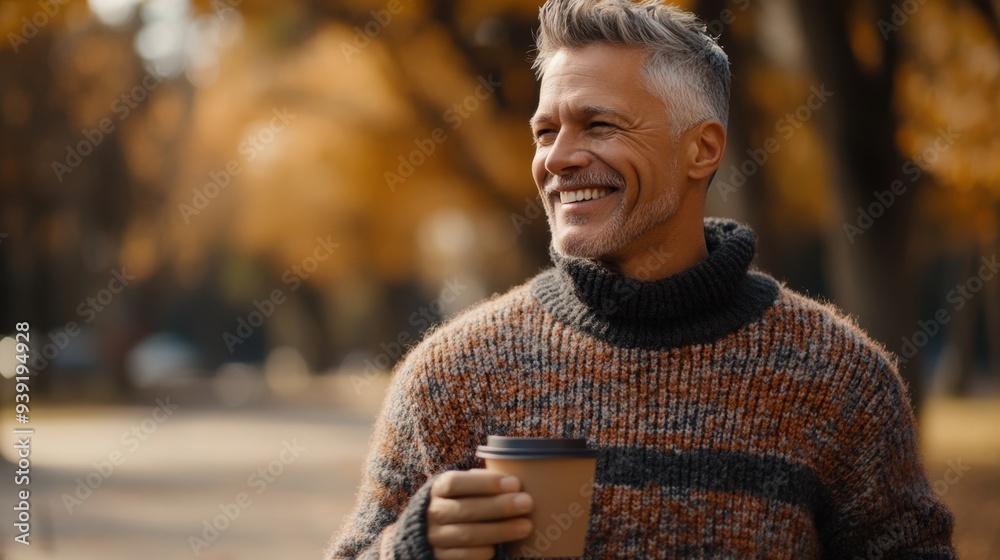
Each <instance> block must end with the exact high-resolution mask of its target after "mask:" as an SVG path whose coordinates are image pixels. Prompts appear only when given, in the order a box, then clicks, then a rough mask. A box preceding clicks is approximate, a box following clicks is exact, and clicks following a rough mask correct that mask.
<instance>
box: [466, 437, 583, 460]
mask: <svg viewBox="0 0 1000 560" xmlns="http://www.w3.org/2000/svg"><path fill="white" fill-rule="evenodd" d="M476 457H479V458H482V459H590V458H594V457H597V450H596V449H588V448H587V440H585V439H561V438H518V437H506V436H488V437H487V438H486V445H480V446H479V447H478V448H476Z"/></svg>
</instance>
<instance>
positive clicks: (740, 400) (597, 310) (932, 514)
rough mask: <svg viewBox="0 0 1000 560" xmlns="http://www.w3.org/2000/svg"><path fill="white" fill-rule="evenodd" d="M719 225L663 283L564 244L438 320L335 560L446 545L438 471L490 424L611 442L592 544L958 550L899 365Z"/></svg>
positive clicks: (610, 552)
mask: <svg viewBox="0 0 1000 560" xmlns="http://www.w3.org/2000/svg"><path fill="white" fill-rule="evenodd" d="M705 235H706V241H707V242H708V247H709V256H708V258H707V259H706V260H705V261H703V262H702V263H699V264H698V265H696V266H695V267H693V268H692V269H689V270H687V271H685V272H683V273H681V274H678V275H675V276H672V277H670V278H666V279H663V280H659V281H656V282H642V281H637V280H632V279H628V278H625V277H622V276H620V275H617V274H614V273H612V272H611V271H609V270H607V269H605V268H602V267H601V266H599V265H597V264H596V263H595V262H591V261H586V260H580V259H565V258H560V257H557V256H556V257H554V260H555V261H556V267H555V268H553V269H550V270H547V271H545V272H543V273H542V274H540V275H539V276H537V277H535V278H534V279H532V280H531V281H529V282H528V283H526V284H524V285H522V286H520V287H517V288H514V289H513V290H511V291H510V292H508V293H507V294H505V295H502V296H497V297H495V298H493V299H492V300H490V301H487V302H484V303H481V304H479V305H477V306H475V307H474V308H472V309H470V310H468V311H466V312H464V313H462V314H461V315H460V316H459V317H457V318H455V319H454V320H452V321H450V322H449V323H447V324H446V325H444V326H442V327H440V328H438V329H437V330H435V331H434V332H433V333H431V334H429V335H428V336H427V337H426V338H425V339H424V341H423V342H421V343H420V344H419V345H418V346H417V347H416V348H414V349H413V350H412V351H411V352H410V353H409V354H408V355H407V357H406V359H405V360H404V361H403V362H402V363H401V364H400V365H399V367H398V368H397V369H396V371H395V376H394V379H393V382H392V386H391V388H390V390H389V393H388V396H387V399H386V403H385V405H384V408H383V410H382V413H381V415H380V417H379V420H378V422H377V425H376V430H375V435H374V436H373V442H372V448H371V451H370V454H369V457H368V459H367V462H366V465H365V468H364V476H363V482H362V486H361V490H360V492H359V495H358V503H357V506H356V508H355V510H354V512H353V513H352V514H351V516H350V517H349V518H348V519H347V520H346V522H345V524H344V526H343V527H342V529H341V530H340V531H339V533H338V534H337V535H336V536H335V537H334V540H333V543H332V545H331V548H330V550H329V551H328V553H327V558H328V559H331V558H399V559H403V558H406V559H411V558H430V557H431V556H430V555H431V554H432V552H431V550H430V548H429V546H428V544H427V542H426V521H425V519H424V517H425V516H424V512H425V511H426V504H427V502H428V495H427V489H428V487H429V485H428V484H426V481H427V480H428V479H429V478H430V477H432V476H433V475H435V474H437V473H440V472H443V471H446V470H453V469H461V470H464V469H469V468H474V467H482V466H483V464H482V461H481V460H479V459H477V458H476V457H475V456H474V452H475V448H476V446H477V445H478V444H481V443H483V442H485V440H486V436H487V435H509V436H522V437H579V438H585V439H587V441H588V443H589V444H590V445H591V446H593V447H596V448H598V449H599V450H600V457H599V459H598V464H597V481H596V487H595V490H594V495H593V498H592V519H591V522H590V526H589V528H588V533H587V548H586V557H587V558H751V557H754V558H795V559H802V558H830V559H834V558H845V559H850V560H854V559H855V558H942V559H944V558H955V557H956V556H955V553H954V551H953V549H952V547H951V544H950V539H951V530H952V526H953V519H952V516H951V514H950V513H949V512H948V510H947V509H946V508H945V507H944V505H943V504H942V503H941V501H940V500H939V499H938V497H937V496H936V495H935V494H934V492H932V491H931V489H930V486H929V484H928V482H927V479H926V476H925V474H924V471H923V467H922V465H921V462H920V457H919V450H918V447H917V439H916V432H915V425H914V419H913V415H912V412H911V410H910V406H909V403H908V401H907V398H906V392H905V389H904V386H903V383H902V380H901V379H900V377H899V375H898V374H897V372H896V370H895V367H894V363H893V360H892V359H891V358H890V357H889V355H887V354H886V353H885V352H884V351H883V350H882V349H881V348H880V347H879V346H878V345H877V344H875V343H873V342H872V341H871V340H870V339H869V338H868V337H867V336H866V335H865V334H864V333H863V332H861V331H860V330H859V329H858V328H857V327H856V326H855V325H854V324H853V323H851V322H850V321H848V320H847V319H845V318H843V317H842V316H841V315H840V314H839V313H838V312H837V311H836V310H835V309H833V308H832V307H829V306H825V305H821V304H819V303H817V302H815V301H813V300H810V299H808V298H805V297H803V296H801V295H799V294H796V293H795V292H792V291H791V290H788V289H787V288H785V287H783V286H780V285H779V284H778V283H777V282H776V281H774V280H773V279H772V278H770V277H769V276H767V275H764V274H761V273H759V272H752V271H749V266H750V261H751V260H752V258H753V254H754V250H755V238H754V236H753V233H752V232H751V231H750V230H749V229H748V228H746V227H744V226H740V225H738V224H736V223H734V222H729V221H724V220H706V222H705ZM411 496H412V498H411ZM408 506H409V507H408ZM503 557H504V556H503V554H502V552H499V550H498V558H503Z"/></svg>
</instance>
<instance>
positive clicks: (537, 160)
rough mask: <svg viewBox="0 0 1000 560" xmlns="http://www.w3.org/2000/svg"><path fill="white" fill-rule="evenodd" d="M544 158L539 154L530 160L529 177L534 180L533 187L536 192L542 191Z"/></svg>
mask: <svg viewBox="0 0 1000 560" xmlns="http://www.w3.org/2000/svg"><path fill="white" fill-rule="evenodd" d="M545 173H546V171H545V158H544V157H543V156H541V155H539V154H535V157H534V159H532V160H531V176H532V178H533V179H534V180H535V186H537V187H538V190H539V191H540V190H542V183H543V182H544V181H545Z"/></svg>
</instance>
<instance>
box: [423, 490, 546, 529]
mask: <svg viewBox="0 0 1000 560" xmlns="http://www.w3.org/2000/svg"><path fill="white" fill-rule="evenodd" d="M532 506H533V503H532V500H531V496H530V495H528V494H525V493H524V492H513V493H505V494H500V495H498V496H473V497H464V498H440V497H434V498H431V503H430V504H428V505H427V523H428V525H446V524H449V523H475V522H478V521H496V520H500V519H507V518H510V517H517V516H519V515H524V514H526V513H528V512H530V511H531V508H532Z"/></svg>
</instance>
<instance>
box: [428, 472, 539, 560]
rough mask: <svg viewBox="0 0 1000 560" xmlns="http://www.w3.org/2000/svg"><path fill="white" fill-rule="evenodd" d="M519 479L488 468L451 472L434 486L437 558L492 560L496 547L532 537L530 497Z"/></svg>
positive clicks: (431, 531) (431, 537)
mask: <svg viewBox="0 0 1000 560" xmlns="http://www.w3.org/2000/svg"><path fill="white" fill-rule="evenodd" d="M520 489H521V481H520V480H518V479H517V477H514V476H509V475H504V474H500V473H495V472H488V471H486V470H485V469H472V470H470V471H448V472H446V473H444V474H442V475H441V476H439V477H438V478H437V479H436V480H435V481H434V483H433V485H432V486H431V502H430V504H428V506H427V541H428V542H429V543H430V545H431V546H432V547H433V548H434V558H436V559H437V560H467V559H468V560H477V559H484V560H488V559H490V558H493V546H494V545H496V544H499V543H503V542H507V541H515V540H518V539H522V538H524V537H526V536H528V535H529V534H531V529H532V527H531V521H530V520H529V519H527V518H525V517H519V516H523V515H525V514H527V513H528V512H530V511H531V508H532V505H533V504H532V503H531V496H529V495H528V494H525V493H524V492H519V490H520Z"/></svg>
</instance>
